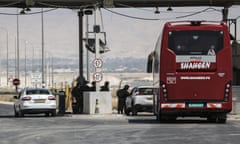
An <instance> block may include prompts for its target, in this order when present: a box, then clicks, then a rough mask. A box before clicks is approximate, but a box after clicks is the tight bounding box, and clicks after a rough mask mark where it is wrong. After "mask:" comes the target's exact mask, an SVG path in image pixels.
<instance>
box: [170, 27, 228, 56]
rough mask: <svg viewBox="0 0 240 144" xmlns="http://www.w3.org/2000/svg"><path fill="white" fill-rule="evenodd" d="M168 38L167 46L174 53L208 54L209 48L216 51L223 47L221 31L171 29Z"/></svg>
mask: <svg viewBox="0 0 240 144" xmlns="http://www.w3.org/2000/svg"><path fill="white" fill-rule="evenodd" d="M168 38H169V41H168V48H169V49H171V50H172V51H174V52H175V54H176V55H208V52H209V50H210V49H212V50H214V51H215V52H216V53H217V52H218V51H219V50H221V49H222V48H223V31H216V30H215V31H214V30H179V31H171V32H169V35H168Z"/></svg>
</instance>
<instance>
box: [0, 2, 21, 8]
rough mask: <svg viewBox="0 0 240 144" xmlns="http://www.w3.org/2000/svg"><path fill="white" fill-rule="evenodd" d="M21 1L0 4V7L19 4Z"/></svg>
mask: <svg viewBox="0 0 240 144" xmlns="http://www.w3.org/2000/svg"><path fill="white" fill-rule="evenodd" d="M18 3H20V2H12V3H9V4H4V5H0V7H9V6H13V5H15V4H18Z"/></svg>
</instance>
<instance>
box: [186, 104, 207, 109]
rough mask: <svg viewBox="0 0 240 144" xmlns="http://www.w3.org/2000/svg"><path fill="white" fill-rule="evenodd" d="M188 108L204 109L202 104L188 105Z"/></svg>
mask: <svg viewBox="0 0 240 144" xmlns="http://www.w3.org/2000/svg"><path fill="white" fill-rule="evenodd" d="M188 107H190V108H202V107H204V104H203V103H189V104H188Z"/></svg>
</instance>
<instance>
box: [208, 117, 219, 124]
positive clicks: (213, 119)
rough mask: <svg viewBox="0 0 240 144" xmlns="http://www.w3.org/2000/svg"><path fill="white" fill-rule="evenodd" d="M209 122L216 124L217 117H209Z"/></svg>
mask: <svg viewBox="0 0 240 144" xmlns="http://www.w3.org/2000/svg"><path fill="white" fill-rule="evenodd" d="M207 121H208V122H210V123H215V122H216V121H217V118H216V117H215V116H209V117H207Z"/></svg>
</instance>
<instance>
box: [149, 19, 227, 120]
mask: <svg viewBox="0 0 240 144" xmlns="http://www.w3.org/2000/svg"><path fill="white" fill-rule="evenodd" d="M149 58H150V59H149V60H150V61H152V65H150V67H151V68H148V71H152V72H153V80H154V87H157V89H158V90H157V91H156V92H155V94H154V113H155V114H156V117H157V120H160V121H166V120H176V118H177V117H191V116H197V117H204V118H207V120H209V121H211V122H218V123H225V122H226V120H227V113H229V112H230V111H231V110H232V84H231V83H232V49H231V39H230V33H229V31H228V27H227V25H226V23H224V22H210V21H179V22H167V23H166V24H165V25H164V27H163V31H162V34H161V35H160V36H159V38H158V41H157V44H156V48H155V51H154V52H153V53H152V54H151V55H150V57H149ZM150 63H151V62H149V64H150ZM149 69H151V70H149Z"/></svg>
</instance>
